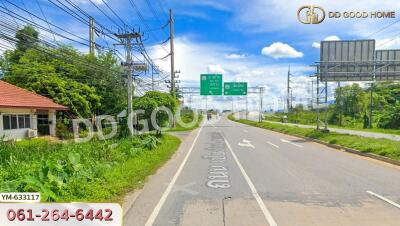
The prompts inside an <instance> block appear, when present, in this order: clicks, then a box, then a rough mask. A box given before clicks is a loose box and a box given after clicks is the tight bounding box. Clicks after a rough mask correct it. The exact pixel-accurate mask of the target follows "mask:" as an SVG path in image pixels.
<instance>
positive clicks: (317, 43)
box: [311, 42, 321, 49]
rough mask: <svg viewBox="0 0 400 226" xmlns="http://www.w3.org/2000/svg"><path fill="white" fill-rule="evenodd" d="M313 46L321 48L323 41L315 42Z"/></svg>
mask: <svg viewBox="0 0 400 226" xmlns="http://www.w3.org/2000/svg"><path fill="white" fill-rule="evenodd" d="M311 46H312V47H313V48H316V49H319V48H321V43H319V42H313V43H312V45H311Z"/></svg>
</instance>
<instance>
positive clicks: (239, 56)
mask: <svg viewBox="0 0 400 226" xmlns="http://www.w3.org/2000/svg"><path fill="white" fill-rule="evenodd" d="M246 57H247V55H246V54H236V53H232V54H226V55H225V58H226V59H231V60H238V59H243V58H246Z"/></svg>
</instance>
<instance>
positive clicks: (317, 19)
mask: <svg viewBox="0 0 400 226" xmlns="http://www.w3.org/2000/svg"><path fill="white" fill-rule="evenodd" d="M297 19H298V20H299V21H300V22H301V23H303V24H320V23H321V22H322V21H324V19H325V10H324V9H323V8H321V7H319V6H312V5H309V6H302V7H300V8H299V10H298V11H297Z"/></svg>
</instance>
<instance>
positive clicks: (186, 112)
mask: <svg viewBox="0 0 400 226" xmlns="http://www.w3.org/2000/svg"><path fill="white" fill-rule="evenodd" d="M197 117H198V118H197V122H196V123H194V124H193V125H191V126H188V127H186V126H182V125H181V124H179V123H178V122H176V124H175V127H174V128H171V129H169V130H168V132H178V131H192V130H194V129H196V128H198V127H199V125H200V123H201V122H202V121H203V115H202V114H199V113H198V114H197ZM181 118H182V122H183V123H187V124H190V123H192V122H193V121H195V120H196V116H195V113H194V112H193V110H192V109H190V108H183V109H182V110H181Z"/></svg>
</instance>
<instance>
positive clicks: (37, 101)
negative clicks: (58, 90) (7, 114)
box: [0, 80, 68, 110]
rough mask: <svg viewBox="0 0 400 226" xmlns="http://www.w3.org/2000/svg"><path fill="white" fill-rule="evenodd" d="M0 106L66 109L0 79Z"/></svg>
mask: <svg viewBox="0 0 400 226" xmlns="http://www.w3.org/2000/svg"><path fill="white" fill-rule="evenodd" d="M0 107H6V108H34V109H54V110H68V108H67V107H65V106H62V105H59V104H56V103H54V101H53V100H51V99H49V98H47V97H44V96H40V95H38V94H35V93H32V92H30V91H28V90H26V89H22V88H20V87H17V86H14V85H11V84H10V83H7V82H4V81H1V80H0Z"/></svg>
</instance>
